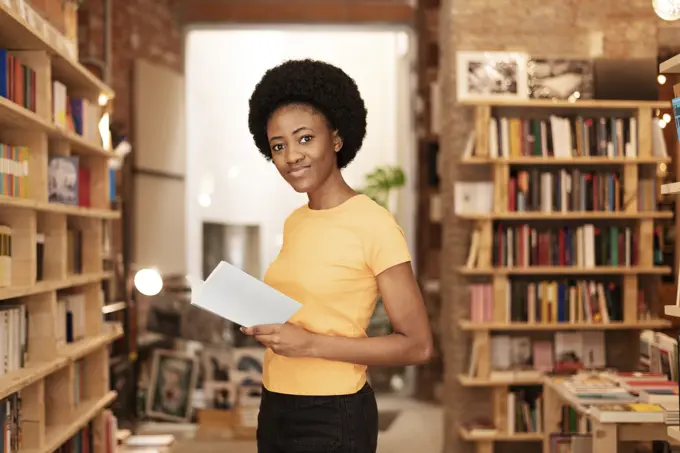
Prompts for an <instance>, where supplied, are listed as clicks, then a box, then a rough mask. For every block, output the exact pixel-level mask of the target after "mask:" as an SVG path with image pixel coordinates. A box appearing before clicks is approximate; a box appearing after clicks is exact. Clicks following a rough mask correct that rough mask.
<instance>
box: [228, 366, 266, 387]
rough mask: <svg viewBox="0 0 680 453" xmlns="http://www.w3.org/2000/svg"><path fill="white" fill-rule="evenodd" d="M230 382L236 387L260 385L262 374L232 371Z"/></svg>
mask: <svg viewBox="0 0 680 453" xmlns="http://www.w3.org/2000/svg"><path fill="white" fill-rule="evenodd" d="M230 382H233V383H234V385H236V386H237V387H241V386H248V385H262V374H260V373H254V372H252V371H238V370H232V371H231V373H230Z"/></svg>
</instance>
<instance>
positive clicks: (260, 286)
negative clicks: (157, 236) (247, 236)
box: [187, 261, 302, 327]
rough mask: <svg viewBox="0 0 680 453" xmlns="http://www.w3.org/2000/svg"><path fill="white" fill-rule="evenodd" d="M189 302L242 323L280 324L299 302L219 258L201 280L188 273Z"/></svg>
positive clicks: (246, 325) (288, 316)
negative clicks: (215, 265) (217, 262)
mask: <svg viewBox="0 0 680 453" xmlns="http://www.w3.org/2000/svg"><path fill="white" fill-rule="evenodd" d="M187 278H188V279H189V282H190V284H191V304H192V305H195V306H197V307H200V308H202V309H204V310H208V311H210V312H212V313H214V314H216V315H218V316H221V317H222V318H224V319H227V320H229V321H231V322H233V323H235V324H238V325H240V326H244V327H252V326H256V325H261V324H283V323H285V322H286V321H288V320H289V319H290V318H291V316H293V315H294V314H295V313H296V312H297V311H298V310H299V309H300V308H301V307H302V304H300V303H299V302H297V301H295V300H293V299H291V298H290V297H288V296H286V295H285V294H282V293H280V292H279V291H277V290H275V289H274V288H272V287H271V286H269V285H267V284H265V283H264V282H262V281H260V280H258V279H256V278H255V277H253V276H251V275H249V274H247V273H245V272H243V271H242V270H241V269H239V268H237V267H235V266H232V265H231V264H229V263H227V262H225V261H221V262H220V264H218V265H217V267H215V269H214V270H213V271H212V272H211V273H210V275H209V276H208V278H207V279H206V280H205V282H203V281H201V280H200V279H197V278H195V277H192V276H188V277H187Z"/></svg>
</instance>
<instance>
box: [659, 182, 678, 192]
mask: <svg viewBox="0 0 680 453" xmlns="http://www.w3.org/2000/svg"><path fill="white" fill-rule="evenodd" d="M679 193H680V182H672V183H670V184H662V185H661V195H676V194H679Z"/></svg>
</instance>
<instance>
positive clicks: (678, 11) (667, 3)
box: [652, 0, 680, 21]
mask: <svg viewBox="0 0 680 453" xmlns="http://www.w3.org/2000/svg"><path fill="white" fill-rule="evenodd" d="M652 7H653V8H654V12H655V13H656V15H657V16H659V17H660V18H662V19H663V20H667V21H674V20H678V19H680V0H652Z"/></svg>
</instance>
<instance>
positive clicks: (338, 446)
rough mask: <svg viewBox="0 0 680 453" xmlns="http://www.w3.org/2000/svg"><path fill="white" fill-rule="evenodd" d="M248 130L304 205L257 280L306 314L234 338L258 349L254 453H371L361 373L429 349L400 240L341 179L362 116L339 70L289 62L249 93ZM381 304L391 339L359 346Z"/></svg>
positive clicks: (371, 415) (414, 358)
mask: <svg viewBox="0 0 680 453" xmlns="http://www.w3.org/2000/svg"><path fill="white" fill-rule="evenodd" d="M248 124H249V128H250V132H251V133H252V135H253V139H254V140H255V144H256V145H257V147H258V149H259V150H260V152H262V154H264V156H265V157H266V158H267V159H270V160H272V161H273V162H274V165H275V166H276V168H277V170H278V171H279V173H280V174H281V176H282V177H283V178H284V179H285V180H286V181H287V182H288V183H289V184H290V185H291V187H292V188H293V189H294V190H295V191H297V192H301V193H302V192H304V193H306V194H307V196H308V198H309V203H308V204H306V205H304V206H301V207H300V208H298V209H297V210H295V211H294V212H293V213H292V214H290V216H289V217H288V218H287V219H286V221H285V223H284V227H283V246H282V248H281V251H280V253H279V255H278V257H277V258H276V260H275V261H274V262H273V263H272V264H271V266H270V267H269V269H268V270H267V273H266V275H265V279H264V280H265V282H266V283H267V284H268V285H270V286H272V287H273V288H276V289H277V290H279V291H280V292H282V293H284V294H286V295H287V296H289V297H291V298H293V299H295V300H297V301H299V302H300V303H301V304H303V307H302V308H301V309H300V310H299V311H298V312H297V313H296V314H295V315H294V316H293V317H292V318H291V319H290V320H289V322H287V323H285V324H277V325H263V326H254V327H250V328H243V329H242V330H243V332H244V333H246V334H247V335H252V336H254V337H255V338H256V339H257V340H258V341H260V342H261V343H262V344H263V345H265V346H266V347H267V351H266V355H265V363H264V368H265V369H264V375H263V387H264V388H263V396H262V402H261V406H260V415H259V423H258V431H257V440H258V451H259V453H298V452H314V453H316V452H337V453H374V452H375V451H376V448H377V439H378V410H377V406H376V401H375V396H374V394H373V391H372V389H371V387H370V386H369V384H368V383H367V381H366V367H367V366H369V365H373V366H376V365H412V364H418V363H423V362H425V361H427V360H429V358H430V355H431V351H432V340H431V333H430V326H429V323H428V318H427V313H426V311H425V306H424V304H423V300H422V296H421V293H420V290H419V288H418V285H417V283H416V281H415V278H414V276H413V271H412V269H411V263H410V260H411V257H410V255H409V251H408V248H407V244H406V240H405V238H404V234H403V231H402V230H401V228H400V227H399V226H398V225H397V223H396V221H395V220H394V217H393V216H392V215H391V214H390V212H389V211H387V210H386V209H384V208H383V207H381V206H380V205H379V204H377V203H375V202H374V201H373V200H371V199H370V198H368V197H367V196H365V195H359V194H357V193H356V192H355V191H354V190H353V189H352V188H351V187H350V186H349V185H348V184H347V183H346V182H345V180H344V179H343V177H342V174H341V170H342V169H343V168H344V167H345V166H347V164H349V163H350V162H351V161H352V160H353V159H354V157H355V156H356V154H357V152H358V151H359V149H360V148H361V144H362V142H363V139H364V136H365V134H366V107H365V106H364V102H363V100H362V98H361V96H360V94H359V91H358V88H357V86H356V83H355V82H354V80H352V79H351V78H350V77H349V76H347V74H345V73H344V72H343V71H342V70H340V69H338V68H336V67H334V66H332V65H329V64H326V63H323V62H318V61H313V60H298V61H288V62H285V63H283V64H281V65H279V66H277V67H275V68H273V69H270V70H269V71H267V72H266V73H265V75H264V77H263V78H262V80H261V81H260V82H259V84H258V85H257V86H256V87H255V90H254V92H253V94H252V97H251V99H250V113H249V118H248ZM271 195H272V196H273V197H276V195H277V194H275V193H273V194H271ZM378 294H380V295H381V296H382V300H383V303H384V305H385V309H386V311H387V313H388V315H389V318H390V321H391V324H392V327H393V330H394V333H393V334H391V335H388V336H384V337H376V338H367V336H366V333H365V330H366V328H367V326H368V323H369V320H370V318H371V315H372V314H373V310H374V308H375V304H376V300H377V297H378Z"/></svg>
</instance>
